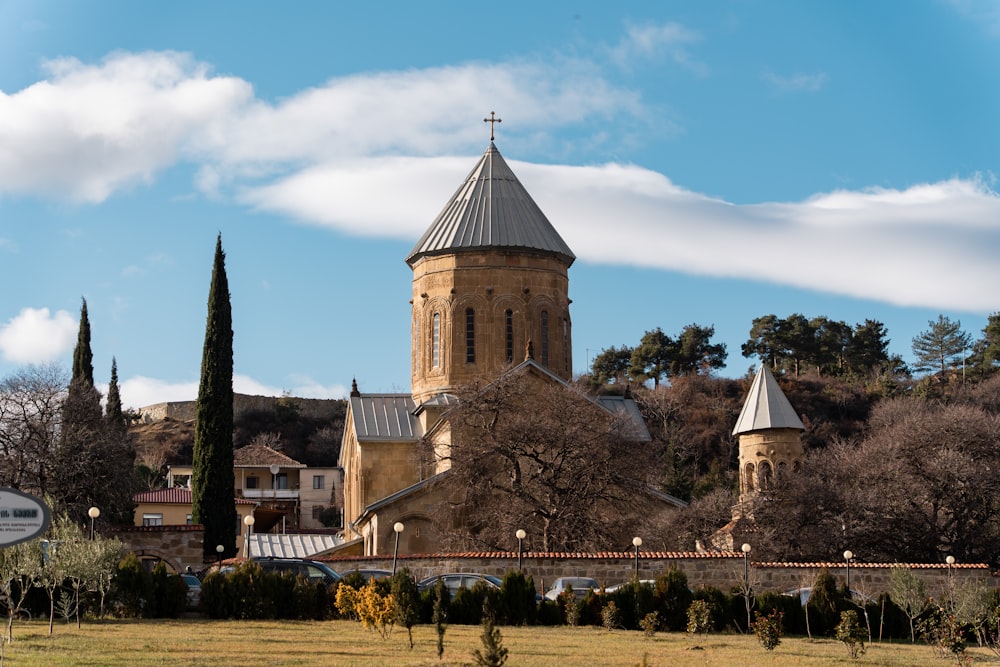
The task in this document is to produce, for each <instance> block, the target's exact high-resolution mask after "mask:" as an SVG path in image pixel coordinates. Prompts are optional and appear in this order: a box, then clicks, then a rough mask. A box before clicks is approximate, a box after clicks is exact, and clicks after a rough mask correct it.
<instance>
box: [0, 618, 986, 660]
mask: <svg viewBox="0 0 1000 667" xmlns="http://www.w3.org/2000/svg"><path fill="white" fill-rule="evenodd" d="M500 630H501V632H502V633H503V644H504V646H505V647H506V648H507V649H508V650H509V651H510V655H509V657H508V662H507V664H508V665H511V667H550V666H552V665H555V666H557V667H573V666H575V665H586V666H588V667H589V666H591V665H607V666H623V667H624V666H629V667H631V666H634V665H643V664H645V665H650V666H656V667H660V666H663V667H665V666H667V665H669V666H671V667H674V666H679V667H683V666H686V665H698V666H704V665H712V666H713V667H714V666H717V665H723V666H725V665H739V666H744V665H788V666H789V667H791V666H793V665H794V666H801V665H805V666H808V665H816V666H819V665H887V666H899V667H902V666H910V665H914V666H915V665H921V666H923V665H942V666H947V665H953V664H956V663H955V661H954V660H945V659H942V658H940V657H938V654H937V653H936V651H935V650H934V649H932V648H931V647H929V646H927V645H925V644H919V643H918V644H916V645H912V646H911V645H910V644H909V643H898V644H878V643H876V644H874V645H872V646H869V650H868V653H867V654H866V655H864V656H862V657H861V658H859V659H857V660H851V659H850V658H849V657H848V655H847V649H846V648H844V646H843V644H841V643H839V642H837V641H835V640H832V639H823V640H812V641H810V640H809V639H806V638H801V637H791V638H788V637H786V638H784V639H782V642H781V645H780V646H778V647H777V648H776V649H775V650H774V651H772V652H767V651H765V650H764V649H763V648H761V646H760V644H759V643H758V642H757V639H756V637H753V636H747V635H723V634H718V635H708V636H707V637H701V638H693V637H689V636H688V635H686V634H682V633H659V634H657V635H656V636H654V637H651V638H647V637H644V636H643V635H642V634H641V633H640V632H626V631H623V630H617V631H614V632H608V631H606V630H604V629H603V628H595V627H582V628H570V627H557V628H537V627H521V628H506V627H504V628H501V629H500ZM479 635H480V628H479V627H478V626H463V625H454V626H448V629H447V632H446V633H445V651H444V657H443V659H442V660H438V658H437V636H436V634H435V631H434V627H433V626H429V625H421V626H418V627H416V628H414V629H413V639H414V648H413V650H412V651H411V650H410V649H409V644H408V642H407V638H406V630H405V629H399V628H396V630H395V631H394V632H393V633H392V635H391V636H390V637H389V638H388V639H385V640H383V639H382V638H381V637H379V635H378V634H376V633H374V632H369V631H367V630H365V629H364V628H362V627H361V625H360V624H359V623H355V622H352V621H327V622H308V621H301V622H291V621H283V622H274V621H242V622H241V621H208V620H202V619H181V620H150V621H92V622H90V623H85V624H84V625H83V627H81V628H80V629H77V628H76V626H75V625H65V624H59V623H57V624H56V627H55V631H54V633H53V636H52V637H49V636H48V624H47V623H46V622H42V621H31V622H26V623H25V622H22V623H18V624H15V626H14V642H13V643H12V644H9V645H7V646H6V647H5V649H4V654H5V655H4V660H3V665H5V666H7V665H9V666H11V667H29V666H30V667H35V666H37V667H56V666H60V665H66V666H70V665H72V666H74V667H77V666H81V665H93V666H94V667H113V666H118V665H192V666H195V665H198V666H218V667H231V666H232V665H245V666H253V667H257V666H266V667H274V666H277V665H323V666H329V665H371V666H373V667H384V666H385V665H391V666H393V667H397V666H402V667H406V666H409V665H442V666H444V665H468V664H474V660H473V657H472V650H473V649H475V648H480V647H481V643H480V639H479ZM968 654H969V655H970V656H972V657H974V658H975V662H976V663H977V664H982V663H988V662H993V663H1000V659H997V658H996V657H995V656H994V655H993V653H992V652H990V651H988V650H986V649H980V648H976V647H970V648H969V650H968Z"/></svg>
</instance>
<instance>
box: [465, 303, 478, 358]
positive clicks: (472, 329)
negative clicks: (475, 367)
mask: <svg viewBox="0 0 1000 667" xmlns="http://www.w3.org/2000/svg"><path fill="white" fill-rule="evenodd" d="M465 363H467V364H474V363H476V311H474V310H472V308H466V309H465Z"/></svg>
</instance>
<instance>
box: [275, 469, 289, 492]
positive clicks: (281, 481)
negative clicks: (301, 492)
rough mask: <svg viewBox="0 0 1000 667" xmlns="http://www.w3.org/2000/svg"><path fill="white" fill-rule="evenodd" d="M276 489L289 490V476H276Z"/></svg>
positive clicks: (282, 474) (283, 474)
mask: <svg viewBox="0 0 1000 667" xmlns="http://www.w3.org/2000/svg"><path fill="white" fill-rule="evenodd" d="M274 488H275V489H287V488H288V475H286V474H285V473H281V474H280V475H275V477H274Z"/></svg>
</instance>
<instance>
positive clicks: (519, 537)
mask: <svg viewBox="0 0 1000 667" xmlns="http://www.w3.org/2000/svg"><path fill="white" fill-rule="evenodd" d="M527 536H528V534H527V533H526V532H524V530H523V529H521V528H518V529H517V532H516V533H514V537H516V538H517V571H518V572H520V571H521V555H522V554H523V553H524V552H523V551H522V550H521V540H523V539H524V538H525V537H527Z"/></svg>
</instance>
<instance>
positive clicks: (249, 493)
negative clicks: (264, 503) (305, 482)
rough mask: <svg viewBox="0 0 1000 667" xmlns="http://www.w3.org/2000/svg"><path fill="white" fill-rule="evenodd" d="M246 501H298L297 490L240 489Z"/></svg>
mask: <svg viewBox="0 0 1000 667" xmlns="http://www.w3.org/2000/svg"><path fill="white" fill-rule="evenodd" d="M241 492H242V494H243V497H244V498H246V499H248V500H298V499H299V491H298V489H242V490H241Z"/></svg>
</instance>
